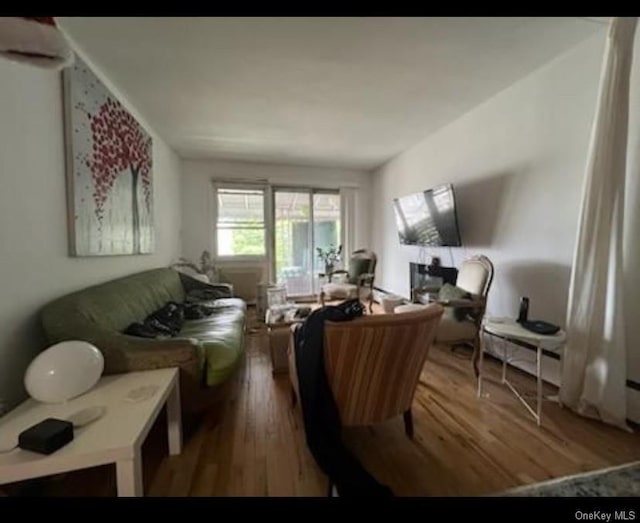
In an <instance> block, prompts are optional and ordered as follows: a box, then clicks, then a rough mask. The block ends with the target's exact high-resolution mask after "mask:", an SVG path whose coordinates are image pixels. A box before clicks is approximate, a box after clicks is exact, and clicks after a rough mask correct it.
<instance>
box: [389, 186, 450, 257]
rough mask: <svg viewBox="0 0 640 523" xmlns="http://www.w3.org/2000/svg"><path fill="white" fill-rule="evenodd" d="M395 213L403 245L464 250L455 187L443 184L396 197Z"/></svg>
mask: <svg viewBox="0 0 640 523" xmlns="http://www.w3.org/2000/svg"><path fill="white" fill-rule="evenodd" d="M393 210H394V213H395V216H396V223H397V225H398V235H399V237H400V243H402V244H403V245H425V246H430V247H460V246H461V245H462V244H461V242H460V233H459V231H458V219H457V216H456V200H455V195H454V193H453V186H452V185H451V184H449V185H442V186H440V187H435V188H433V189H429V190H426V191H423V192H420V193H416V194H411V195H409V196H403V197H402V198H395V199H394V200H393Z"/></svg>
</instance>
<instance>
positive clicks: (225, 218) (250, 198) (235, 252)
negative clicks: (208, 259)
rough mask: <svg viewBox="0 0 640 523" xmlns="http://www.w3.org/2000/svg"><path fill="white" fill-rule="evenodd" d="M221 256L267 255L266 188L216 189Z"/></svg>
mask: <svg viewBox="0 0 640 523" xmlns="http://www.w3.org/2000/svg"><path fill="white" fill-rule="evenodd" d="M216 202H217V206H216V209H217V217H216V245H217V255H218V256H264V255H265V254H266V249H265V220H264V190H263V189H249V188H247V189H244V188H230V187H218V188H217V189H216Z"/></svg>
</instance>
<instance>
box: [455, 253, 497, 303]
mask: <svg viewBox="0 0 640 523" xmlns="http://www.w3.org/2000/svg"><path fill="white" fill-rule="evenodd" d="M492 281H493V263H491V260H490V259H489V258H487V257H486V256H484V255H478V256H473V257H472V258H469V259H468V260H465V261H464V262H463V263H462V267H461V268H460V272H458V279H457V281H456V286H457V287H460V288H461V289H464V290H465V291H467V292H470V293H471V294H472V295H473V296H476V297H483V298H486V297H487V294H489V289H490V288H491V282H492Z"/></svg>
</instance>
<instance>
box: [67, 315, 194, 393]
mask: <svg viewBox="0 0 640 523" xmlns="http://www.w3.org/2000/svg"><path fill="white" fill-rule="evenodd" d="M63 337H64V338H65V339H79V340H85V341H88V342H89V343H91V344H93V345H95V346H96V347H97V348H98V349H99V350H100V352H102V354H103V356H104V373H105V374H120V373H123V372H133V371H139V370H152V369H161V368H166V367H179V368H180V369H181V370H182V371H184V373H186V375H188V376H189V378H190V379H192V380H194V381H195V383H198V384H200V383H202V379H203V375H204V374H203V370H204V355H203V351H202V350H200V343H199V341H198V340H195V339H192V338H167V339H151V338H138V337H136V336H128V335H126V334H121V333H119V332H115V331H109V330H107V329H104V328H99V327H95V326H94V327H90V326H78V327H77V330H76V331H75V332H74V335H73V336H63Z"/></svg>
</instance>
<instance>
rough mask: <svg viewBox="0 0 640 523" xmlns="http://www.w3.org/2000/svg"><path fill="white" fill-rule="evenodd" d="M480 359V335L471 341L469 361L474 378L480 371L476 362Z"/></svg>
mask: <svg viewBox="0 0 640 523" xmlns="http://www.w3.org/2000/svg"><path fill="white" fill-rule="evenodd" d="M479 359H480V334H479V333H478V335H476V337H475V339H474V340H473V355H472V356H471V361H472V362H473V373H474V374H475V375H476V378H477V377H478V376H480V370H479V368H478V360H479Z"/></svg>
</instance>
